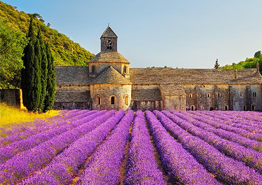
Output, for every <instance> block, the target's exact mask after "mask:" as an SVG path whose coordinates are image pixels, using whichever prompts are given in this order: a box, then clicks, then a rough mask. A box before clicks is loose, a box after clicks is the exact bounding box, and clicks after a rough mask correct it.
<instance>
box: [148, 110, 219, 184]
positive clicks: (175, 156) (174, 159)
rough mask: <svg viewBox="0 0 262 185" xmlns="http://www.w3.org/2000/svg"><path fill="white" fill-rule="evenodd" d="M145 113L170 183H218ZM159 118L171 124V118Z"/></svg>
mask: <svg viewBox="0 0 262 185" xmlns="http://www.w3.org/2000/svg"><path fill="white" fill-rule="evenodd" d="M145 113H146V118H147V121H148V124H149V126H150V132H151V133H152V135H153V139H154V143H155V144H156V147H157V149H158V151H159V154H160V157H161V161H162V163H163V166H164V168H165V170H166V171H167V172H168V176H169V178H170V179H171V182H172V183H181V184H192V185H193V184H199V185H200V184H201V185H203V184H206V185H207V184H220V183H219V182H218V181H217V180H216V179H215V178H214V177H212V176H211V175H210V174H209V173H208V172H207V171H206V170H205V168H204V167H203V166H202V165H200V164H199V163H198V162H197V160H195V158H194V157H193V156H192V155H190V154H189V153H188V152H187V151H186V150H185V149H184V148H183V147H182V146H181V144H180V143H178V142H177V141H176V140H175V139H174V138H173V137H171V136H170V135H169V134H168V132H167V131H166V129H165V128H164V127H163V126H162V124H161V123H160V122H159V121H158V119H157V118H156V117H155V115H154V114H153V113H152V112H151V111H146V112H145ZM154 113H155V114H156V115H157V116H158V117H160V116H161V113H160V112H159V111H156V110H155V111H154ZM160 120H161V122H165V123H170V124H173V122H172V121H171V120H169V119H168V118H166V117H165V116H163V115H162V116H161V119H160ZM171 122H172V123H171ZM188 135H189V134H188Z"/></svg>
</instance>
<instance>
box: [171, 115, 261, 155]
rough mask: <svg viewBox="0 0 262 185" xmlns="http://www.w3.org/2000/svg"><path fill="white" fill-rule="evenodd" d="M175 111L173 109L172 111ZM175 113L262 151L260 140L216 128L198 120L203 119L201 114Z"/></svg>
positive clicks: (204, 127) (210, 130)
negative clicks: (190, 116)
mask: <svg viewBox="0 0 262 185" xmlns="http://www.w3.org/2000/svg"><path fill="white" fill-rule="evenodd" d="M171 112H173V111H171ZM173 114H175V115H176V116H179V117H180V118H182V119H184V120H187V121H189V122H190V123H191V124H193V125H195V126H197V127H199V128H202V129H204V130H206V131H208V132H212V133H214V134H216V135H218V136H220V137H221V138H223V139H227V140H229V141H233V142H235V143H238V144H240V145H243V146H244V147H246V148H252V149H254V150H256V151H261V150H262V143H261V142H258V141H256V140H252V139H248V138H246V137H243V136H241V135H239V134H235V133H233V132H229V131H226V130H223V129H216V128H215V127H214V126H211V125H209V124H206V123H204V122H202V121H198V120H201V117H200V116H193V118H195V119H191V118H190V119H188V115H190V114H189V113H186V112H184V113H178V112H173Z"/></svg>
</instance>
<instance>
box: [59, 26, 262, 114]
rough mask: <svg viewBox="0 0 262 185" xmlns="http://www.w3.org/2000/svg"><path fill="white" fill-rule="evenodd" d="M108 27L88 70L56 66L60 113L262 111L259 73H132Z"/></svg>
mask: <svg viewBox="0 0 262 185" xmlns="http://www.w3.org/2000/svg"><path fill="white" fill-rule="evenodd" d="M117 39H118V37H117V35H116V34H115V33H114V31H113V30H112V29H111V28H110V27H108V28H107V29H106V30H105V31H104V33H103V34H102V36H101V38H100V40H101V52H100V53H98V54H97V55H96V56H95V57H94V58H93V59H92V60H91V61H90V62H89V63H88V67H75V66H58V67H56V75H57V82H56V83H57V94H56V97H55V105H54V108H56V109H75V108H79V109H97V110H102V109H107V110H110V109H116V110H120V109H124V110H127V109H133V110H143V111H144V110H154V109H157V110H163V109H166V110H239V111H241V110H255V111H262V103H261V102H262V77H261V75H260V73H259V71H258V68H257V69H243V70H227V69H168V68H129V64H130V62H129V61H128V60H127V59H125V58H124V57H123V56H122V55H121V54H120V53H118V52H117Z"/></svg>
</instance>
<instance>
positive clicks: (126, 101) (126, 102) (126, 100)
mask: <svg viewBox="0 0 262 185" xmlns="http://www.w3.org/2000/svg"><path fill="white" fill-rule="evenodd" d="M125 104H126V105H128V97H127V96H125Z"/></svg>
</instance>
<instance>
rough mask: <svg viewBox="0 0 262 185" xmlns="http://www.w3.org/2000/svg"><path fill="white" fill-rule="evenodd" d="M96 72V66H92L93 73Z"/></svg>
mask: <svg viewBox="0 0 262 185" xmlns="http://www.w3.org/2000/svg"><path fill="white" fill-rule="evenodd" d="M95 72H96V66H95V65H92V73H95Z"/></svg>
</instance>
